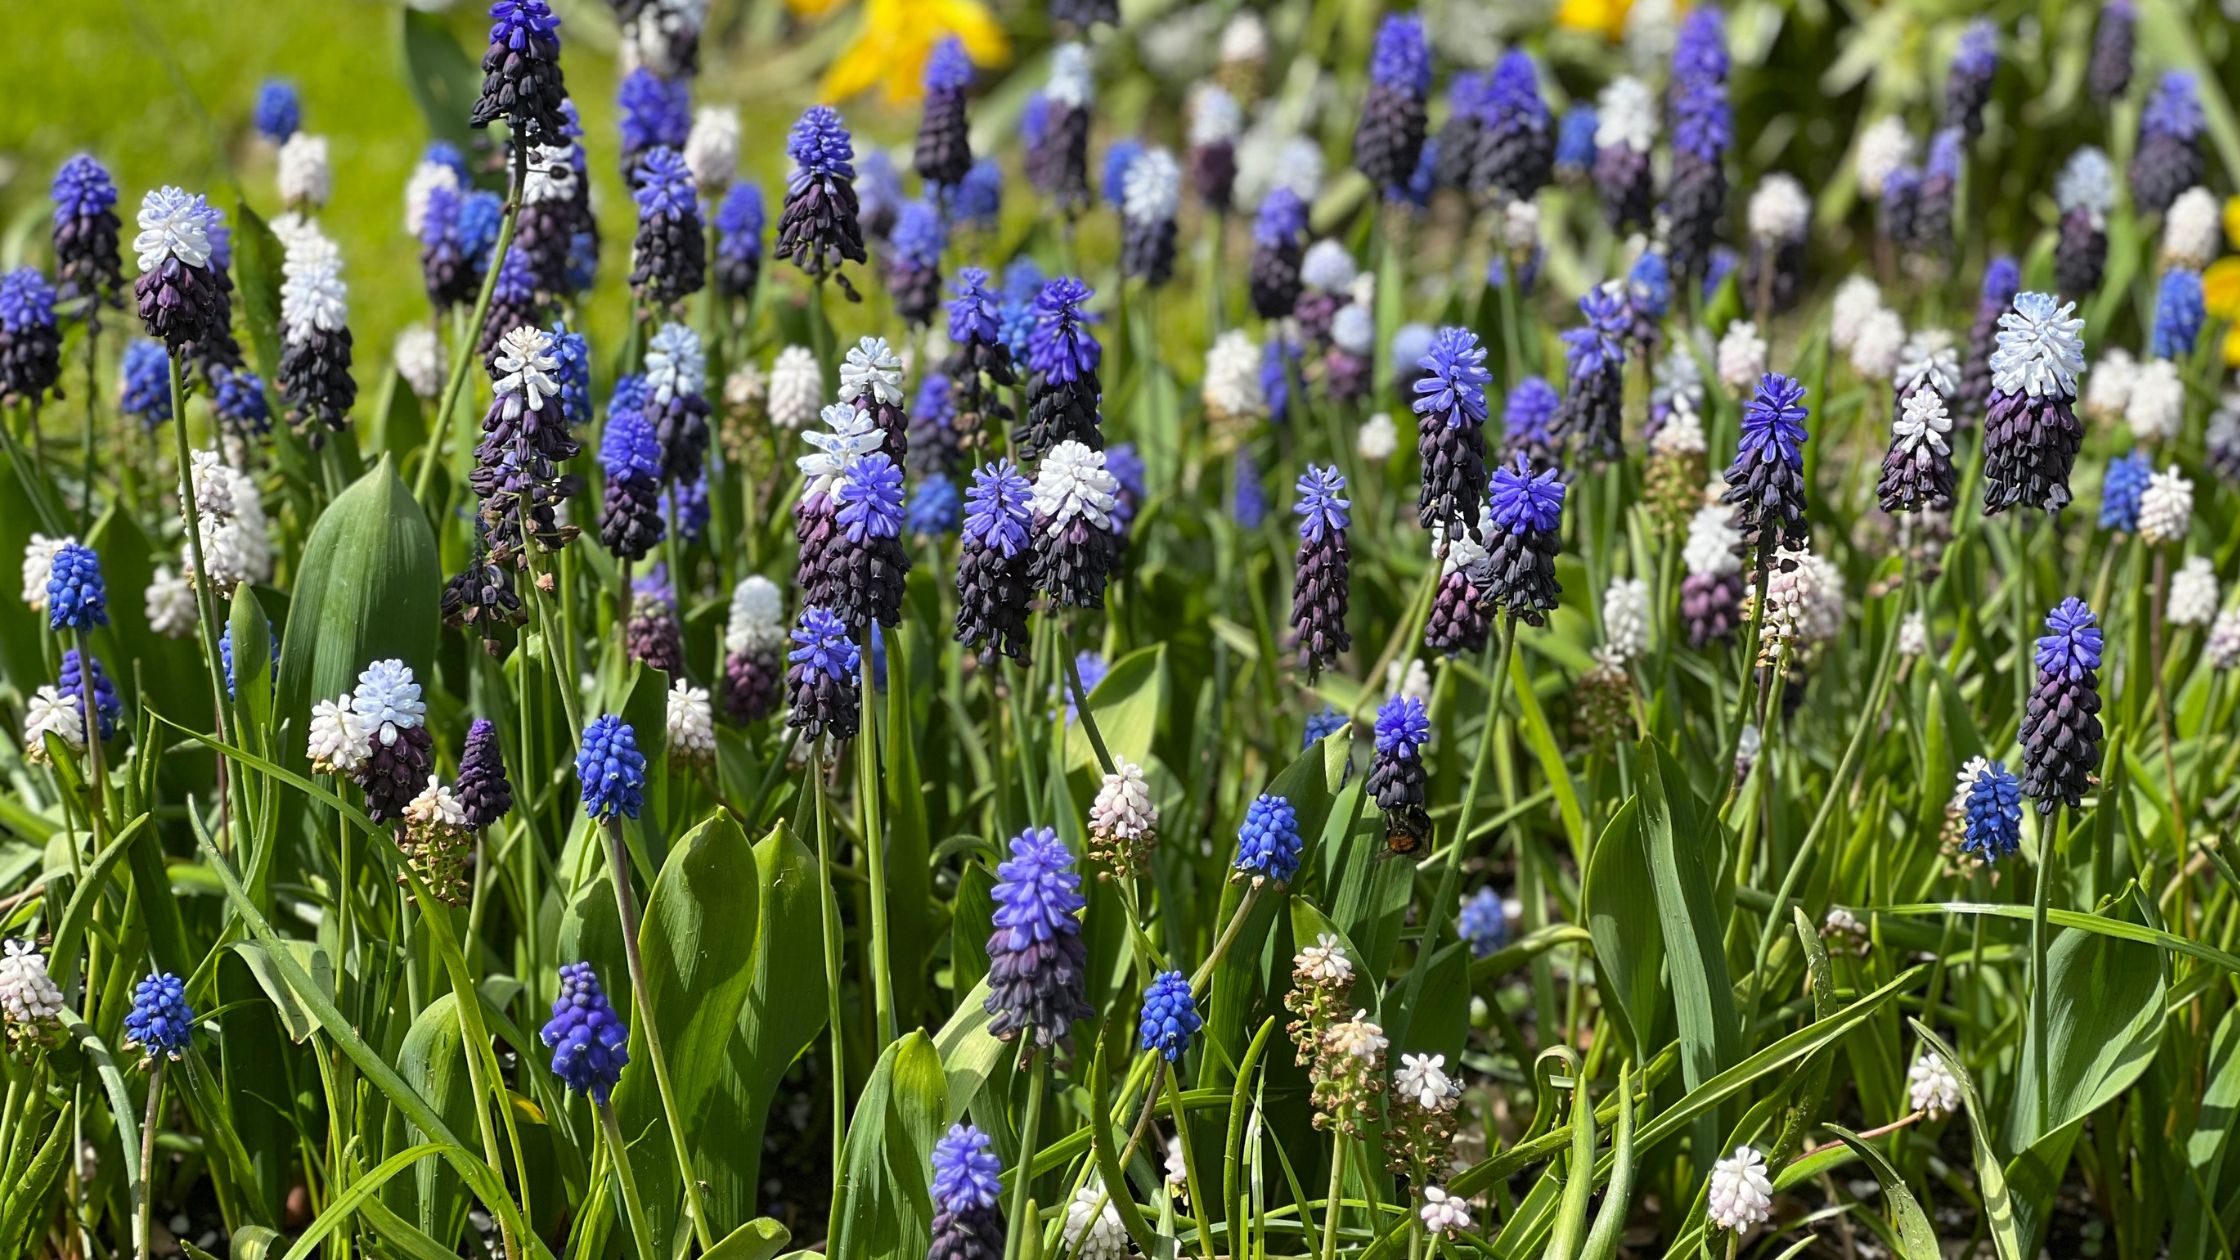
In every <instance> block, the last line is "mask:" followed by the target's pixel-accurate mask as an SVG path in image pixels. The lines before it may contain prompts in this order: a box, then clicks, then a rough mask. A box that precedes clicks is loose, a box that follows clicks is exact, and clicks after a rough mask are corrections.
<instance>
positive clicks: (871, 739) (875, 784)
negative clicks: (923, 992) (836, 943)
mask: <svg viewBox="0 0 2240 1260" xmlns="http://www.w3.org/2000/svg"><path fill="white" fill-rule="evenodd" d="M860 665H861V668H860V670H859V673H860V674H861V680H860V681H861V684H862V688H863V732H862V735H861V737H860V738H858V739H857V740H856V814H857V821H858V823H859V824H860V825H861V827H862V832H863V860H864V869H865V873H866V874H867V875H868V876H869V877H870V880H871V887H870V889H869V891H868V892H866V893H865V897H866V898H867V899H868V900H869V901H870V903H871V1011H872V1027H873V1029H874V1030H875V1031H876V1033H877V1035H878V1038H879V1043H878V1045H877V1046H876V1047H874V1049H875V1050H877V1049H884V1048H885V1047H886V1045H887V1043H888V1042H890V1041H893V1040H894V975H893V969H892V967H891V966H889V963H888V956H887V831H886V827H885V826H884V820H883V819H882V817H881V811H880V804H881V802H880V800H879V792H880V775H879V704H878V694H877V692H876V691H875V690H874V689H873V687H872V685H871V682H872V679H871V675H872V661H871V628H870V627H869V626H866V627H864V631H863V657H862V660H861V662H860Z"/></svg>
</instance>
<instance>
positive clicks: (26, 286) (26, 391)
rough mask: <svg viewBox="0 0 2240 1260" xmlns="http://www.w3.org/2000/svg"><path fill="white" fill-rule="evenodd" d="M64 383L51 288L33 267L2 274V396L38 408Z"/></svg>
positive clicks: (0, 323)
mask: <svg viewBox="0 0 2240 1260" xmlns="http://www.w3.org/2000/svg"><path fill="white" fill-rule="evenodd" d="M61 379H62V334H61V333H60V332H59V331H58V330H57V329H56V328H55V322H54V289H53V287H52V286H50V285H48V283H47V281H46V277H44V276H42V275H40V274H39V271H38V269H37V268H35V267H18V268H16V269H15V270H14V271H11V272H9V273H7V274H6V275H4V276H0V396H4V397H9V398H15V399H20V400H24V401H28V402H29V403H31V405H32V406H34V407H36V406H38V404H39V401H40V400H41V399H43V398H44V397H46V395H47V393H48V392H49V391H51V390H53V389H54V388H55V386H56V385H57V384H59V383H60V381H61Z"/></svg>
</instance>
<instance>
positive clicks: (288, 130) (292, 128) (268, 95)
mask: <svg viewBox="0 0 2240 1260" xmlns="http://www.w3.org/2000/svg"><path fill="white" fill-rule="evenodd" d="M255 119H256V124H257V133H258V134H259V135H262V136H263V137H264V138H265V139H267V140H270V141H271V142H273V143H274V144H282V143H285V142H286V141H287V139H288V137H290V136H292V135H294V134H295V133H296V128H298V127H300V126H302V125H303V106H302V104H301V102H299V101H298V100H297V99H296V85H295V84H293V83H290V82H289V81H287V80H286V79H266V80H265V81H264V82H263V83H262V84H260V85H258V87H257V107H256V111H255Z"/></svg>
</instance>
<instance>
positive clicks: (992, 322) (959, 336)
mask: <svg viewBox="0 0 2240 1260" xmlns="http://www.w3.org/2000/svg"><path fill="white" fill-rule="evenodd" d="M951 288H952V289H953V290H954V291H955V292H956V296H955V297H953V298H951V299H949V343H950V344H951V345H957V346H966V345H982V346H985V345H994V344H996V343H998V342H1000V341H1002V340H1003V306H1002V304H1001V303H1000V302H998V301H997V300H996V296H995V294H993V293H990V292H988V273H987V271H986V270H984V269H983V268H980V267H966V268H964V269H963V270H961V271H959V272H958V273H957V278H956V279H955V280H954V281H952V282H951Z"/></svg>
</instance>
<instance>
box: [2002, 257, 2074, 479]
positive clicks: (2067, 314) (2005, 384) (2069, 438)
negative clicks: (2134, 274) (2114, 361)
mask: <svg viewBox="0 0 2240 1260" xmlns="http://www.w3.org/2000/svg"><path fill="white" fill-rule="evenodd" d="M2075 309H2076V304H2075V303H2074V302H2071V303H2065V304H2057V303H2056V302H2055V300H2054V298H2053V296H2052V295H2050V294H2046V293H2018V294H2016V295H2015V299H2014V307H2013V309H2012V310H2009V311H2008V312H2006V313H2005V314H2003V315H2001V316H2000V317H1999V337H1998V348H1997V349H1996V350H1993V351H1992V352H1991V358H1990V364H1991V403H1990V406H1989V408H1988V409H1987V410H1986V412H1985V414H1984V421H1983V510H1984V512H1985V513H1986V514H1995V513H1999V512H2004V511H2006V510H2007V509H2008V508H2011V507H2016V506H2021V507H2034V508H2042V509H2044V510H2045V511H2047V512H2058V511H2060V510H2061V509H2062V508H2064V507H2067V506H2068V505H2069V499H2070V493H2069V472H2070V470H2071V469H2072V468H2073V467H2074V466H2075V465H2076V462H2077V451H2078V450H2079V448H2081V447H2082V446H2083V445H2084V426H2083V425H2082V424H2080V423H2078V421H2077V416H2076V411H2075V408H2074V405H2073V404H2074V403H2075V401H2076V395H2077V374H2078V373H2079V372H2082V371H2083V370H2084V338H2083V335H2082V332H2083V328H2084V321H2083V320H2082V319H2078V318H2075V317H2074V316H2073V314H2072V312H2073V311H2074V310H2075Z"/></svg>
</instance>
